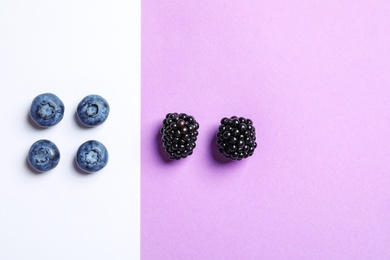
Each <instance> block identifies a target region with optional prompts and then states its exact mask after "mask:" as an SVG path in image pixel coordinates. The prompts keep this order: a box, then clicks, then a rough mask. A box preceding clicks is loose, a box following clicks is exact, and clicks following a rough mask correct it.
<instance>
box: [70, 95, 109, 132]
mask: <svg viewBox="0 0 390 260" xmlns="http://www.w3.org/2000/svg"><path fill="white" fill-rule="evenodd" d="M109 113H110V106H109V105H108V103H107V101H106V100H105V99H104V98H102V97H101V96H98V95H89V96H86V97H85V98H84V99H83V100H81V102H80V103H79V105H78V106H77V116H78V118H79V119H80V122H81V123H82V124H83V125H85V126H88V127H94V126H98V125H101V124H103V123H104V121H106V119H107V117H108V114H109Z"/></svg>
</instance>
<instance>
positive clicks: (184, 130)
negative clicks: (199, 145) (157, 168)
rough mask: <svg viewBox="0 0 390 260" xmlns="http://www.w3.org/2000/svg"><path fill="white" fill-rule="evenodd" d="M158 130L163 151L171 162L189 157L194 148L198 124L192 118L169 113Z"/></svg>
mask: <svg viewBox="0 0 390 260" xmlns="http://www.w3.org/2000/svg"><path fill="white" fill-rule="evenodd" d="M162 123H163V126H162V127H161V129H160V133H161V135H162V138H161V140H162V143H163V147H164V149H165V150H166V151H167V153H168V154H169V157H170V158H171V159H172V160H179V159H181V158H186V157H187V156H189V155H191V154H192V152H193V150H194V149H195V147H196V140H197V137H198V129H199V124H198V122H196V120H195V118H194V117H193V116H189V115H187V114H184V113H181V114H178V113H169V114H167V115H166V117H165V119H164V120H163V122H162Z"/></svg>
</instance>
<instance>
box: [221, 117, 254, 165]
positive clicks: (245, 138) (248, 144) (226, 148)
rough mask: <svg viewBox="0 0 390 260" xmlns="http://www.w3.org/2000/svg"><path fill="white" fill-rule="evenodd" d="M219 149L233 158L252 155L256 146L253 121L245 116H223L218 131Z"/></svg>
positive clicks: (226, 155) (227, 156)
mask: <svg viewBox="0 0 390 260" xmlns="http://www.w3.org/2000/svg"><path fill="white" fill-rule="evenodd" d="M217 143H218V150H219V151H220V152H221V153H222V154H223V155H224V156H225V157H226V158H230V159H232V160H241V159H243V158H248V157H249V156H252V155H253V153H254V151H255V149H256V147H257V143H256V131H255V127H254V126H253V122H252V120H250V119H246V118H243V117H236V116H232V117H231V118H226V117H225V118H222V120H221V125H220V126H219V129H218V133H217Z"/></svg>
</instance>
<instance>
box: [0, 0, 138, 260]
mask: <svg viewBox="0 0 390 260" xmlns="http://www.w3.org/2000/svg"><path fill="white" fill-rule="evenodd" d="M140 13H141V10H140V1H139V0H132V1H125V0H114V1H108V0H107V1H102V0H100V1H97V0H94V1H88V0H77V1H49V0H46V1H42V0H41V1H27V0H25V1H15V0H1V1H0V91H1V92H0V95H1V102H0V104H1V105H0V108H1V113H2V114H1V149H0V162H1V171H0V259H2V260H13V259H29V260H30V259H39V260H44V259H50V260H58V259H66V260H69V259H73V260H74V259H95V260H96V259H105V260H106V259H115V260H117V259H139V257H140V144H139V141H140V137H139V135H140V132H139V129H140V125H139V124H140V123H139V122H140ZM44 92H52V93H54V94H56V95H57V96H58V97H60V98H61V99H62V101H63V102H64V104H65V115H64V118H63V120H62V121H61V122H60V123H59V124H58V125H56V126H54V127H52V128H49V129H37V128H35V127H34V126H32V124H31V123H30V122H29V120H28V110H29V107H30V104H31V101H32V100H33V98H34V97H35V96H37V95H38V94H41V93H44ZM88 94H99V95H101V96H103V97H104V98H105V99H106V100H107V101H108V102H109V104H110V107H111V112H110V115H109V117H108V119H107V121H106V122H105V123H104V124H103V125H101V126H98V127H96V128H92V129H86V128H82V127H80V126H79V125H78V124H77V121H76V119H75V111H76V107H77V104H78V103H79V101H80V100H81V99H82V98H84V97H85V96H86V95H88ZM39 139H49V140H52V141H53V142H54V143H55V144H56V145H57V146H58V148H59V149H60V152H61V160H60V163H59V165H58V166H57V168H55V169H54V170H52V171H49V172H46V173H41V174H36V173H33V172H32V171H31V170H30V169H29V167H28V165H27V163H26V156H27V152H28V150H29V148H30V146H31V145H32V143H33V142H35V141H36V140H39ZM90 139H96V140H99V141H101V142H102V143H103V144H104V145H105V146H106V147H107V149H108V151H109V155H110V159H109V162H108V165H107V166H106V168H104V169H103V170H101V171H100V172H97V173H94V174H89V175H87V174H82V173H80V172H79V171H78V170H77V169H76V168H75V166H74V156H75V153H76V151H77V148H78V147H79V146H80V145H81V144H82V143H83V142H85V141H87V140H90Z"/></svg>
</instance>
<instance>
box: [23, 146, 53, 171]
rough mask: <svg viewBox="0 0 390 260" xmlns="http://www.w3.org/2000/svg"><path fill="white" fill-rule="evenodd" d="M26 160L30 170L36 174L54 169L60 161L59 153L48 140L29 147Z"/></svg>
mask: <svg viewBox="0 0 390 260" xmlns="http://www.w3.org/2000/svg"><path fill="white" fill-rule="evenodd" d="M27 160H28V162H29V164H30V165H31V167H32V168H34V169H35V170H36V171H38V172H46V171H49V170H51V169H54V168H55V167H56V166H57V165H58V163H59V161H60V151H59V150H58V148H57V146H56V145H55V144H54V143H53V142H51V141H49V140H39V141H36V142H35V143H33V145H32V146H31V148H30V150H29V152H28V156H27Z"/></svg>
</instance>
